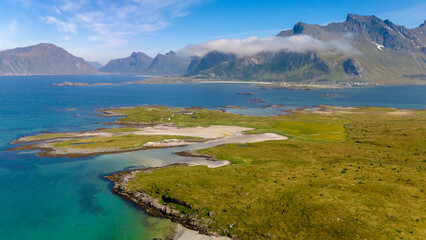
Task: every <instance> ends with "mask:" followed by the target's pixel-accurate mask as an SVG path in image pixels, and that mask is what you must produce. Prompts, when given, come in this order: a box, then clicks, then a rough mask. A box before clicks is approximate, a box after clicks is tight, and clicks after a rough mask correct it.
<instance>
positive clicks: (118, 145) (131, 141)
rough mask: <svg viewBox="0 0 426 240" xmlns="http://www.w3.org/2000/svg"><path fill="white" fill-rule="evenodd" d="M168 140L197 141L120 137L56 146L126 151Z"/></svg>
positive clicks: (76, 141)
mask: <svg viewBox="0 0 426 240" xmlns="http://www.w3.org/2000/svg"><path fill="white" fill-rule="evenodd" d="M166 139H195V138H194V137H186V136H170V135H119V136H112V137H91V138H82V139H76V140H68V141H64V142H59V143H56V144H55V147H58V148H73V149H117V150H126V149H132V148H138V147H141V146H142V145H143V144H145V143H147V142H158V141H163V140H166Z"/></svg>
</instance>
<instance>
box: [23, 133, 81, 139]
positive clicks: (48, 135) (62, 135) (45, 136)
mask: <svg viewBox="0 0 426 240" xmlns="http://www.w3.org/2000/svg"><path fill="white" fill-rule="evenodd" d="M73 136H74V135H73V134H70V133H43V134H39V135H35V136H28V137H23V138H22V139H21V140H23V141H45V140H51V139H55V138H67V137H73Z"/></svg>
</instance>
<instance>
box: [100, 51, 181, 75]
mask: <svg viewBox="0 0 426 240" xmlns="http://www.w3.org/2000/svg"><path fill="white" fill-rule="evenodd" d="M188 65H189V61H187V60H186V59H184V58H182V57H180V56H178V55H177V54H176V53H175V52H173V51H170V52H169V53H166V54H158V55H157V56H156V57H155V58H151V57H149V56H148V55H146V54H145V53H142V52H133V53H132V54H131V55H130V56H129V57H126V58H119V59H114V60H111V61H109V62H108V64H107V65H105V66H104V67H102V68H100V69H99V70H100V71H101V72H105V73H131V74H146V75H180V74H184V73H186V72H187V69H188Z"/></svg>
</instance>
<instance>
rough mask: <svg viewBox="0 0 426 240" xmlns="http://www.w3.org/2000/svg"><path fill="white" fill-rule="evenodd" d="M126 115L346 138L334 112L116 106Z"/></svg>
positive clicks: (135, 119) (312, 137) (188, 124)
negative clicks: (247, 113) (275, 112)
mask: <svg viewBox="0 0 426 240" xmlns="http://www.w3.org/2000/svg"><path fill="white" fill-rule="evenodd" d="M114 112H116V113H118V114H123V115H126V117H124V118H121V119H118V122H132V123H155V124H161V123H172V124H173V125H175V126H178V127H194V126H203V127H207V126H210V125H229V126H243V127H250V128H254V129H253V130H250V131H247V132H246V133H248V134H257V133H268V132H269V133H277V134H281V135H284V136H287V137H290V138H295V139H305V140H311V141H316V140H331V141H343V140H345V138H346V134H345V131H344V127H343V124H344V123H346V122H348V121H347V120H346V119H344V118H338V117H336V116H333V115H326V114H324V115H320V116H319V115H316V114H309V113H305V112H303V113H294V114H289V115H282V116H276V117H257V116H243V115H237V114H231V113H224V112H222V111H217V110H204V109H192V110H188V109H183V108H167V107H158V106H156V107H135V108H122V109H116V110H114Z"/></svg>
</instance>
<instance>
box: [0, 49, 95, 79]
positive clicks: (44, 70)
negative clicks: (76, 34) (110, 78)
mask: <svg viewBox="0 0 426 240" xmlns="http://www.w3.org/2000/svg"><path fill="white" fill-rule="evenodd" d="M96 73H98V71H97V70H95V69H94V68H93V67H92V66H91V65H90V64H89V63H87V62H86V61H85V60H84V59H82V58H79V57H75V56H73V55H71V54H70V53H68V52H67V51H65V50H64V49H62V48H60V47H57V46H55V45H53V44H47V43H41V44H38V45H35V46H30V47H23V48H15V49H11V50H5V51H2V52H0V75H84V74H96Z"/></svg>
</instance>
